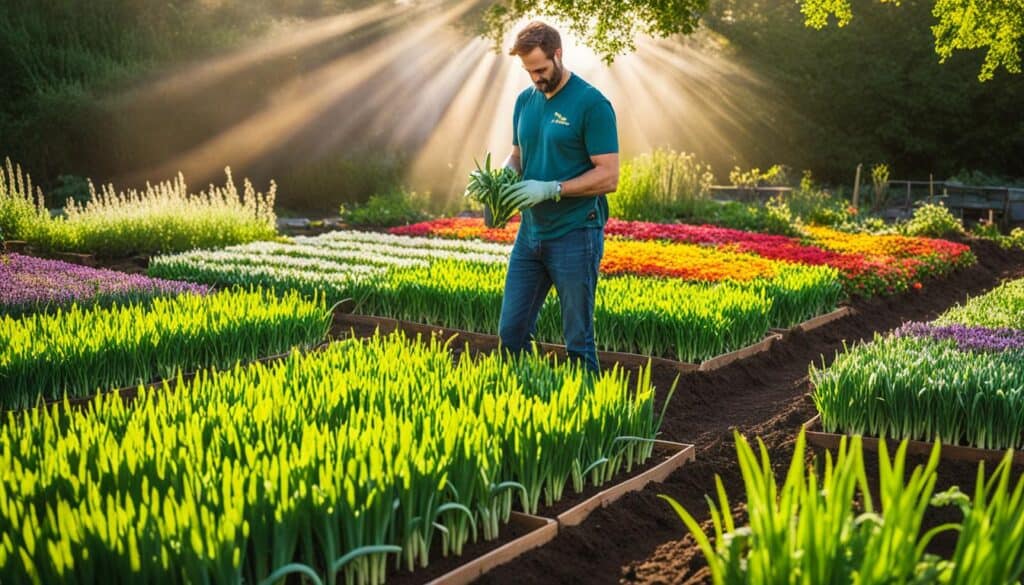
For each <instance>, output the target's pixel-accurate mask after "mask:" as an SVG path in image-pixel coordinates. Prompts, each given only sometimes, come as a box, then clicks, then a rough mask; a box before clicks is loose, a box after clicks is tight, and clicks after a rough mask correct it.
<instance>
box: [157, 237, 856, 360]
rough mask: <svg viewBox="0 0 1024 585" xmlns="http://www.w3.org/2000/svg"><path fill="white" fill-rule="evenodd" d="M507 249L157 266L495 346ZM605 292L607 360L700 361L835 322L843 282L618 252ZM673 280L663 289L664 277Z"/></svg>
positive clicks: (737, 257)
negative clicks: (489, 339) (826, 316)
mask: <svg viewBox="0 0 1024 585" xmlns="http://www.w3.org/2000/svg"><path fill="white" fill-rule="evenodd" d="M510 250H511V248H510V246H508V245H505V244H496V243H489V242H479V241H472V240H466V241H454V240H445V239H440V238H418V237H408V236H395V235H388V234H377V233H367V232H345V231H342V232H333V233H330V234H325V235H323V236H318V237H315V238H304V237H299V238H295V239H294V241H293V242H292V243H289V244H285V243H254V244H247V245H243V246H237V247H231V248H227V249H225V250H220V251H215V252H207V251H195V252H188V253H185V254H181V255H176V256H164V257H157V258H154V259H153V261H152V262H151V265H150V274H151V275H153V276H159V277H161V278H173V279H182V280H189V281H193V282H202V283H211V284H232V285H243V286H252V285H261V286H266V287H272V288H274V289H276V290H279V291H285V290H301V291H305V292H308V293H313V292H315V291H319V290H325V291H327V299H328V302H333V301H336V300H340V299H343V298H352V299H354V300H355V311H356V312H359V313H362V314H368V315H375V316H379V317H389V318H395V319H402V320H407V321H414V322H418V323H424V324H429V325H439V326H444V327H450V328H457V329H463V330H469V331H475V332H481V333H490V334H495V333H497V331H498V317H499V315H500V313H501V299H502V293H503V290H504V284H505V270H506V266H507V262H508V256H509V253H510ZM605 259H606V260H605V263H604V264H603V266H602V271H603V272H604V273H605V274H606V275H608V276H609V277H608V278H604V279H602V281H601V285H600V286H599V287H598V293H597V299H596V306H595V321H596V326H595V334H596V342H597V346H598V348H599V349H602V350H609V351H617V352H633V353H639V354H643V355H649V356H665V357H669V358H672V359H677V360H680V361H701V360H706V359H709V358H711V357H714V356H716V355H720V354H723V353H726V352H729V351H733V350H736V349H739V348H741V347H744V346H747V345H750V344H753V343H756V342H759V341H761V340H762V339H764V337H765V335H766V334H767V332H768V330H769V329H770V328H773V327H789V326H791V325H794V324H796V323H799V322H801V321H804V320H806V319H809V318H810V317H813V316H815V315H819V314H822V313H825V312H828V311H830V310H832V309H834V307H835V306H836V303H837V302H838V301H839V300H840V298H841V297H842V289H841V287H840V286H839V284H838V282H837V280H836V277H835V271H834V270H833V269H831V268H828V267H821V266H800V265H795V264H789V263H785V262H778V261H771V260H765V259H761V258H756V257H754V256H750V255H746V254H739V253H734V252H729V251H723V250H716V249H710V248H704V247H699V246H695V245H688V244H674V243H663V242H635V241H610V242H608V244H607V246H606V252H605ZM666 274H667V275H668V276H667V277H665V276H662V275H666ZM537 337H538V339H539V340H540V341H549V342H558V340H560V339H561V315H560V309H559V305H558V299H557V295H553V296H552V297H551V298H549V300H548V302H547V303H546V304H545V305H544V307H543V308H542V310H541V314H540V319H539V322H538V326H537Z"/></svg>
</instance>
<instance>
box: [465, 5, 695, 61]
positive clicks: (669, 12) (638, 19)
mask: <svg viewBox="0 0 1024 585" xmlns="http://www.w3.org/2000/svg"><path fill="white" fill-rule="evenodd" d="M707 7H708V0H645V1H639V2H637V1H631V0H582V1H579V0H502V1H499V2H496V3H494V4H492V5H491V6H490V7H489V8H488V9H487V12H486V13H485V15H484V27H485V34H486V35H487V36H488V37H490V38H491V39H493V40H494V41H495V43H496V44H498V45H499V46H500V44H501V42H502V40H503V38H504V36H505V33H506V32H507V31H508V29H509V27H511V26H512V25H513V24H515V23H516V22H517V21H519V20H521V19H523V18H530V17H536V16H545V17H550V18H554V19H557V20H558V21H560V22H562V23H565V25H566V26H567V27H568V28H569V29H570V31H571V32H572V33H573V35H575V36H576V37H577V38H579V39H580V40H581V42H583V43H584V44H586V45H587V46H588V47H590V48H591V49H593V50H594V52H595V53H597V54H598V55H600V56H601V58H602V59H604V61H605V62H606V63H611V61H612V60H613V59H614V58H615V56H616V55H621V54H623V53H626V52H628V51H632V50H633V49H634V48H635V47H636V45H635V40H636V36H637V34H641V33H643V34H649V35H651V36H655V37H668V36H672V35H675V34H689V33H692V32H693V31H694V30H696V28H697V25H698V23H699V21H700V15H701V14H702V13H703V12H704V11H705V10H706V9H707Z"/></svg>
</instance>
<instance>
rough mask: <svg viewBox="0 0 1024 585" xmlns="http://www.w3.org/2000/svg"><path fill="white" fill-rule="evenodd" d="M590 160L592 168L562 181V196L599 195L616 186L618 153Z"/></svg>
mask: <svg viewBox="0 0 1024 585" xmlns="http://www.w3.org/2000/svg"><path fill="white" fill-rule="evenodd" d="M516 151H518V148H517V149H516ZM517 162H518V159H517ZM590 162H592V163H594V168H592V169H590V170H589V171H587V172H585V173H583V174H582V175H580V176H578V177H576V178H573V179H570V180H568V181H564V182H563V183H562V197H585V196H589V195H600V194H603V193H611V192H613V191H615V189H617V188H618V186H619V154H618V153H617V152H613V153H611V154H598V155H595V156H592V157H590Z"/></svg>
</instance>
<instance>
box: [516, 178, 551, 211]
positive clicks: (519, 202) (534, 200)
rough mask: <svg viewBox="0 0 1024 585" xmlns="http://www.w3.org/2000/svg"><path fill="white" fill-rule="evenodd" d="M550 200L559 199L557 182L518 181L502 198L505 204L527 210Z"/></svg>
mask: <svg viewBox="0 0 1024 585" xmlns="http://www.w3.org/2000/svg"><path fill="white" fill-rule="evenodd" d="M550 199H553V200H555V201H558V200H559V199H560V197H559V194H558V181H519V182H518V183H516V184H515V185H512V187H511V188H510V189H509V191H508V193H507V194H505V195H504V196H503V197H502V200H503V201H504V202H505V203H508V204H509V205H511V206H513V207H517V208H519V209H527V208H529V207H533V206H534V205H537V204H538V203H540V202H542V201H548V200H550Z"/></svg>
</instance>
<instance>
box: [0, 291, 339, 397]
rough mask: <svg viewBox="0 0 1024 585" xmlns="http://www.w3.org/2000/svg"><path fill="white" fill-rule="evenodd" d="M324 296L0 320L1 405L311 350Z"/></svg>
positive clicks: (266, 295)
mask: <svg viewBox="0 0 1024 585" xmlns="http://www.w3.org/2000/svg"><path fill="white" fill-rule="evenodd" d="M329 326H330V312H329V311H328V310H327V307H326V306H325V304H324V301H323V296H322V295H317V296H315V297H314V298H313V299H312V300H306V299H304V298H301V297H300V296H299V294H298V293H296V292H294V291H293V292H290V293H286V294H285V295H284V297H283V298H280V299H278V298H277V297H276V296H275V295H273V294H271V293H270V292H268V291H263V290H254V291H243V290H237V291H235V290H229V291H221V292H219V293H216V294H212V295H209V296H201V295H196V294H182V295H179V296H176V297H169V298H168V297H158V298H154V299H152V300H149V301H147V302H144V303H142V302H140V303H133V304H126V305H117V306H113V307H110V308H104V307H99V306H93V307H88V308H81V307H79V306H77V305H72V306H71V307H70V308H68V309H66V310H65V309H58V310H57V311H55V312H54V313H52V314H43V315H40V314H36V315H27V316H23V317H20V318H18V319H14V318H12V317H10V316H2V317H0V339H3V340H4V341H3V342H2V343H0V381H2V382H3V384H2V386H3V392H2V393H0V407H2V408H25V407H29V406H32V405H34V404H35V403H36V401H37V400H38V399H39V398H40V397H43V398H45V399H59V398H61V397H63V396H65V395H67V396H72V397H75V396H87V395H89V394H92V393H94V392H96V391H97V390H110V389H113V388H116V387H120V386H129V385H132V384H139V383H148V382H150V381H152V380H153V379H154V378H157V377H160V378H170V377H173V376H175V375H176V374H177V373H178V372H181V371H194V370H197V369H199V368H203V367H208V366H216V367H220V368H224V367H230V366H232V365H234V363H235V362H236V361H237V360H251V359H256V358H260V357H266V356H270V355H274V354H278V353H282V352H285V351H288V350H289V349H291V348H292V347H294V346H296V345H299V346H303V347H311V346H313V345H315V344H317V343H319V342H321V341H323V339H324V337H325V336H326V335H327V330H328V328H329Z"/></svg>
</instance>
